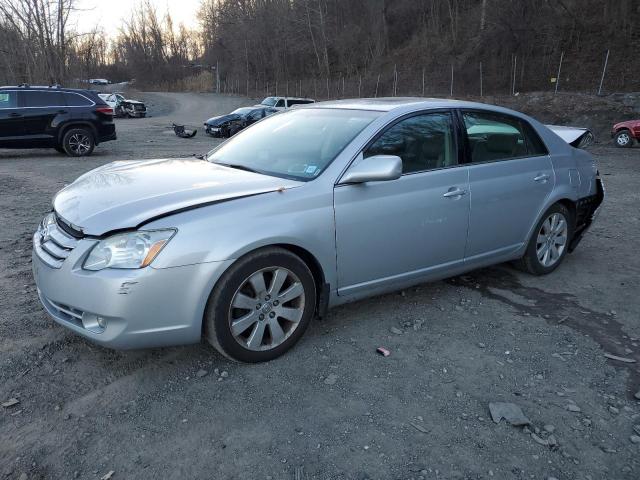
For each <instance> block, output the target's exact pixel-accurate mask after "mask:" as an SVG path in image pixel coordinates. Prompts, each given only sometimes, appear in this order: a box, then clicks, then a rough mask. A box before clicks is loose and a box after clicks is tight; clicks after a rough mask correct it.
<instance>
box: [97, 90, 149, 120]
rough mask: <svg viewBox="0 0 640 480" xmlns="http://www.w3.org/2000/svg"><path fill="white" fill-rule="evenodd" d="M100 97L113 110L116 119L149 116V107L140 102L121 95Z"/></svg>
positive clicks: (113, 94)
mask: <svg viewBox="0 0 640 480" xmlns="http://www.w3.org/2000/svg"><path fill="white" fill-rule="evenodd" d="M98 96H99V97H100V98H101V99H102V100H104V102H105V103H106V104H107V105H109V106H110V107H111V108H113V111H114V112H115V115H116V117H139V118H143V117H146V116H147V107H146V106H145V104H144V103H142V102H140V101H138V100H128V99H126V98H125V97H124V96H123V95H122V94H121V93H99V94H98Z"/></svg>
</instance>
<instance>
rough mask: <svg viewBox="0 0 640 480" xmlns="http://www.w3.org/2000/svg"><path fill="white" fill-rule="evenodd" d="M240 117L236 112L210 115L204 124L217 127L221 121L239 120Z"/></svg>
mask: <svg viewBox="0 0 640 480" xmlns="http://www.w3.org/2000/svg"><path fill="white" fill-rule="evenodd" d="M240 118H241V117H240V115H238V114H237V113H229V114H227V115H220V116H218V117H211V118H210V119H208V120H207V121H206V122H204V124H205V125H209V126H210V127H219V126H220V125H222V124H223V123H226V122H228V121H229V120H239V119H240Z"/></svg>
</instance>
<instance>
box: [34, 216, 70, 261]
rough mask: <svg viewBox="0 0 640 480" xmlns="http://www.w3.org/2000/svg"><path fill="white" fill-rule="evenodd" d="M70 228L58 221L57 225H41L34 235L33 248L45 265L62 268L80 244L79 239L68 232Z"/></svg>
mask: <svg viewBox="0 0 640 480" xmlns="http://www.w3.org/2000/svg"><path fill="white" fill-rule="evenodd" d="M68 229H69V226H68V225H64V224H62V223H61V222H60V220H57V219H56V223H51V224H49V225H47V226H43V225H40V227H38V230H37V231H36V233H35V234H34V235H33V248H34V249H35V251H36V254H37V255H38V257H39V258H40V260H42V261H43V262H44V263H46V264H47V265H49V266H50V267H52V268H60V267H61V266H62V264H63V263H64V261H65V260H66V259H67V257H68V256H69V255H71V252H72V251H73V249H74V248H75V247H76V245H77V244H78V240H79V239H78V238H77V237H75V236H72V235H71V234H70V233H69V232H68Z"/></svg>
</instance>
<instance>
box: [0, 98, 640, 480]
mask: <svg viewBox="0 0 640 480" xmlns="http://www.w3.org/2000/svg"><path fill="white" fill-rule="evenodd" d="M143 97H144V100H146V101H147V102H148V103H149V105H150V112H151V115H152V116H151V117H150V118H146V119H131V120H117V123H118V125H117V129H118V136H119V140H118V141H116V142H109V143H105V144H103V145H100V146H99V147H98V148H97V149H96V152H95V154H94V156H92V157H90V158H89V159H86V160H74V159H70V158H67V157H65V156H62V155H58V154H57V153H55V152H54V151H53V150H30V151H26V150H25V151H9V150H0V402H8V401H9V400H10V399H16V400H17V401H18V402H19V403H16V404H14V405H11V406H2V407H0V478H10V479H21V480H25V479H35V478H42V479H45V478H46V479H58V478H61V479H62V478H64V479H69V478H82V479H100V478H105V479H106V478H113V479H133V478H136V479H146V478H154V479H155V478H189V479H191V478H193V479H205V478H206V479H274V480H275V479H295V480H303V479H345V480H346V479H368V478H370V479H420V478H425V479H454V478H469V479H480V478H508V479H525V478H527V479H528V478H533V479H547V478H550V477H555V478H556V479H559V480H563V479H592V480H596V479H601V478H608V479H638V478H640V443H633V440H636V439H635V438H633V440H632V435H634V430H633V428H634V425H637V427H636V428H637V433H636V434H635V435H637V436H639V437H640V400H635V399H634V397H633V395H634V393H635V392H638V391H640V371H639V369H640V366H639V365H640V299H639V295H638V294H639V293H640V256H638V253H637V252H638V245H639V243H640V193H639V192H640V188H639V185H640V148H638V147H636V148H634V149H630V150H624V151H623V150H619V149H615V148H612V147H609V146H600V147H594V148H593V153H594V155H595V156H596V157H597V160H598V162H599V164H600V171H601V172H602V173H603V175H604V180H605V182H606V188H607V195H608V196H607V199H606V204H605V205H604V207H603V211H602V213H601V215H600V218H599V219H598V221H597V223H596V224H595V225H594V228H593V229H592V230H591V232H590V233H589V234H588V235H587V237H586V238H585V239H584V240H583V242H582V244H581V245H580V247H579V248H578V250H577V251H576V252H575V253H573V254H572V255H570V256H569V257H568V258H567V259H566V261H565V263H564V264H563V265H562V266H561V267H560V268H559V269H558V270H557V271H556V272H554V273H553V274H552V275H550V276H547V277H543V278H534V277H530V276H527V275H525V274H522V273H520V272H517V271H515V270H514V269H512V268H511V267H509V266H498V267H494V268H489V269H484V270H479V271H474V272H471V273H470V274H468V275H464V276H460V277H456V278H452V279H449V280H446V281H443V282H437V283H432V284H425V285H421V286H419V287H416V288H412V289H409V290H406V291H403V292H398V293H395V294H390V295H386V296H381V297H376V298H372V299H369V300H366V301H361V302H358V303H354V304H351V305H347V306H344V307H340V308H337V309H335V310H333V311H332V312H331V313H330V315H329V316H328V317H327V318H326V319H324V320H322V321H317V322H314V323H313V324H312V325H311V327H310V328H309V330H308V332H307V334H306V335H305V337H304V338H303V339H302V341H301V342H300V343H299V344H298V345H297V347H296V348H294V350H293V351H291V352H290V353H289V354H287V355H285V356H284V357H282V358H280V359H278V360H276V361H273V362H270V363H268V364H261V365H250V366H249V365H240V364H235V363H230V362H229V361H227V360H226V359H224V358H222V357H221V356H220V355H218V354H217V353H216V352H215V351H213V349H212V348H210V347H209V346H208V345H206V344H204V343H203V344H200V345H193V346H187V347H179V348H166V349H155V350H144V351H130V352H117V351H110V350H105V349H103V348H100V347H97V346H94V345H92V344H90V343H89V342H87V341H85V340H83V339H81V338H80V337H77V336H75V335H73V334H71V333H69V332H68V331H67V330H66V329H64V328H62V327H60V326H58V325H57V324H55V323H54V322H53V321H52V320H50V319H49V318H47V316H46V315H45V314H44V312H43V310H42V309H41V307H40V305H39V302H38V300H37V297H36V292H35V287H34V284H33V280H32V276H31V265H30V255H31V240H30V237H31V234H32V232H33V231H34V229H35V228H36V226H37V223H38V222H39V221H40V219H41V218H42V217H43V216H44V214H45V213H46V212H47V211H48V209H49V208H50V201H51V197H52V195H53V194H54V193H55V192H56V191H57V190H58V189H60V188H61V187H62V186H63V185H64V184H65V183H68V182H70V181H72V180H73V179H74V178H76V177H77V176H78V175H80V174H81V173H83V172H85V171H87V170H89V169H91V168H94V167H96V166H98V165H102V164H104V163H107V162H110V161H112V160H117V159H123V158H159V157H177V156H184V155H191V154H195V153H202V152H205V151H207V150H208V149H209V148H210V147H211V146H212V145H214V144H215V141H214V140H213V139H210V138H206V137H205V136H204V135H202V132H201V131H200V132H199V133H198V135H197V136H196V137H195V138H194V139H192V140H185V139H179V138H177V137H175V136H174V135H173V132H172V131H171V130H170V129H168V128H167V127H168V126H169V125H170V124H171V122H172V121H175V122H186V123H189V122H191V125H193V126H198V127H199V126H201V124H202V121H203V120H205V119H206V118H207V117H208V116H211V115H213V114H216V113H223V112H226V111H229V110H230V109H232V108H234V107H236V106H240V105H244V104H247V103H251V101H249V100H247V99H243V98H239V97H223V96H215V95H206V94H201V95H199V94H145V95H144V96H143ZM199 128H200V127H199ZM392 329H393V331H392ZM380 345H383V346H385V347H387V348H389V349H390V350H391V352H392V353H391V356H389V357H386V358H385V357H382V356H379V355H377V354H376V353H375V349H376V347H378V346H380ZM605 353H610V354H614V355H618V356H621V357H625V358H628V359H633V360H635V361H636V363H624V362H621V361H617V360H610V359H607V358H606V357H605ZM225 372H226V373H225ZM490 402H513V403H515V404H517V405H518V406H520V407H521V408H522V410H523V412H524V414H525V415H526V416H527V417H528V418H529V420H530V421H531V423H532V425H531V426H530V427H528V428H525V429H523V428H522V427H515V426H511V425H509V424H507V423H506V422H505V421H502V422H501V423H500V424H495V423H494V422H493V421H492V420H491V416H490V413H489V403H490ZM10 403H11V402H10ZM4 405H9V404H8V403H5V404H4ZM536 432H537V433H536ZM532 433H533V435H532ZM637 440H638V441H640V438H638V439H637ZM109 472H114V473H112V474H111V475H112V476H111V477H110V476H109V475H110V473H109Z"/></svg>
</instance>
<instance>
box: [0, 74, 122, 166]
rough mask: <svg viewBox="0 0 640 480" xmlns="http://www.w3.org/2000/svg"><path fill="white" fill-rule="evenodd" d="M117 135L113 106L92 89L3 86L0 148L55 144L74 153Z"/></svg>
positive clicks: (89, 149) (88, 152)
mask: <svg viewBox="0 0 640 480" xmlns="http://www.w3.org/2000/svg"><path fill="white" fill-rule="evenodd" d="M115 139H116V126H115V124H114V123H113V109H112V108H111V107H110V106H109V105H107V104H106V103H105V102H104V101H103V100H102V99H101V98H100V97H99V96H98V94H97V92H94V91H91V90H76V89H71V88H60V87H35V86H33V87H32V86H28V85H20V86H19V87H0V148H46V147H51V148H55V149H56V150H57V151H58V152H60V153H66V154H67V155H70V156H73V157H82V156H85V155H91V152H93V149H94V147H95V146H96V145H98V144H99V143H101V142H107V141H109V140H115Z"/></svg>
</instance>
